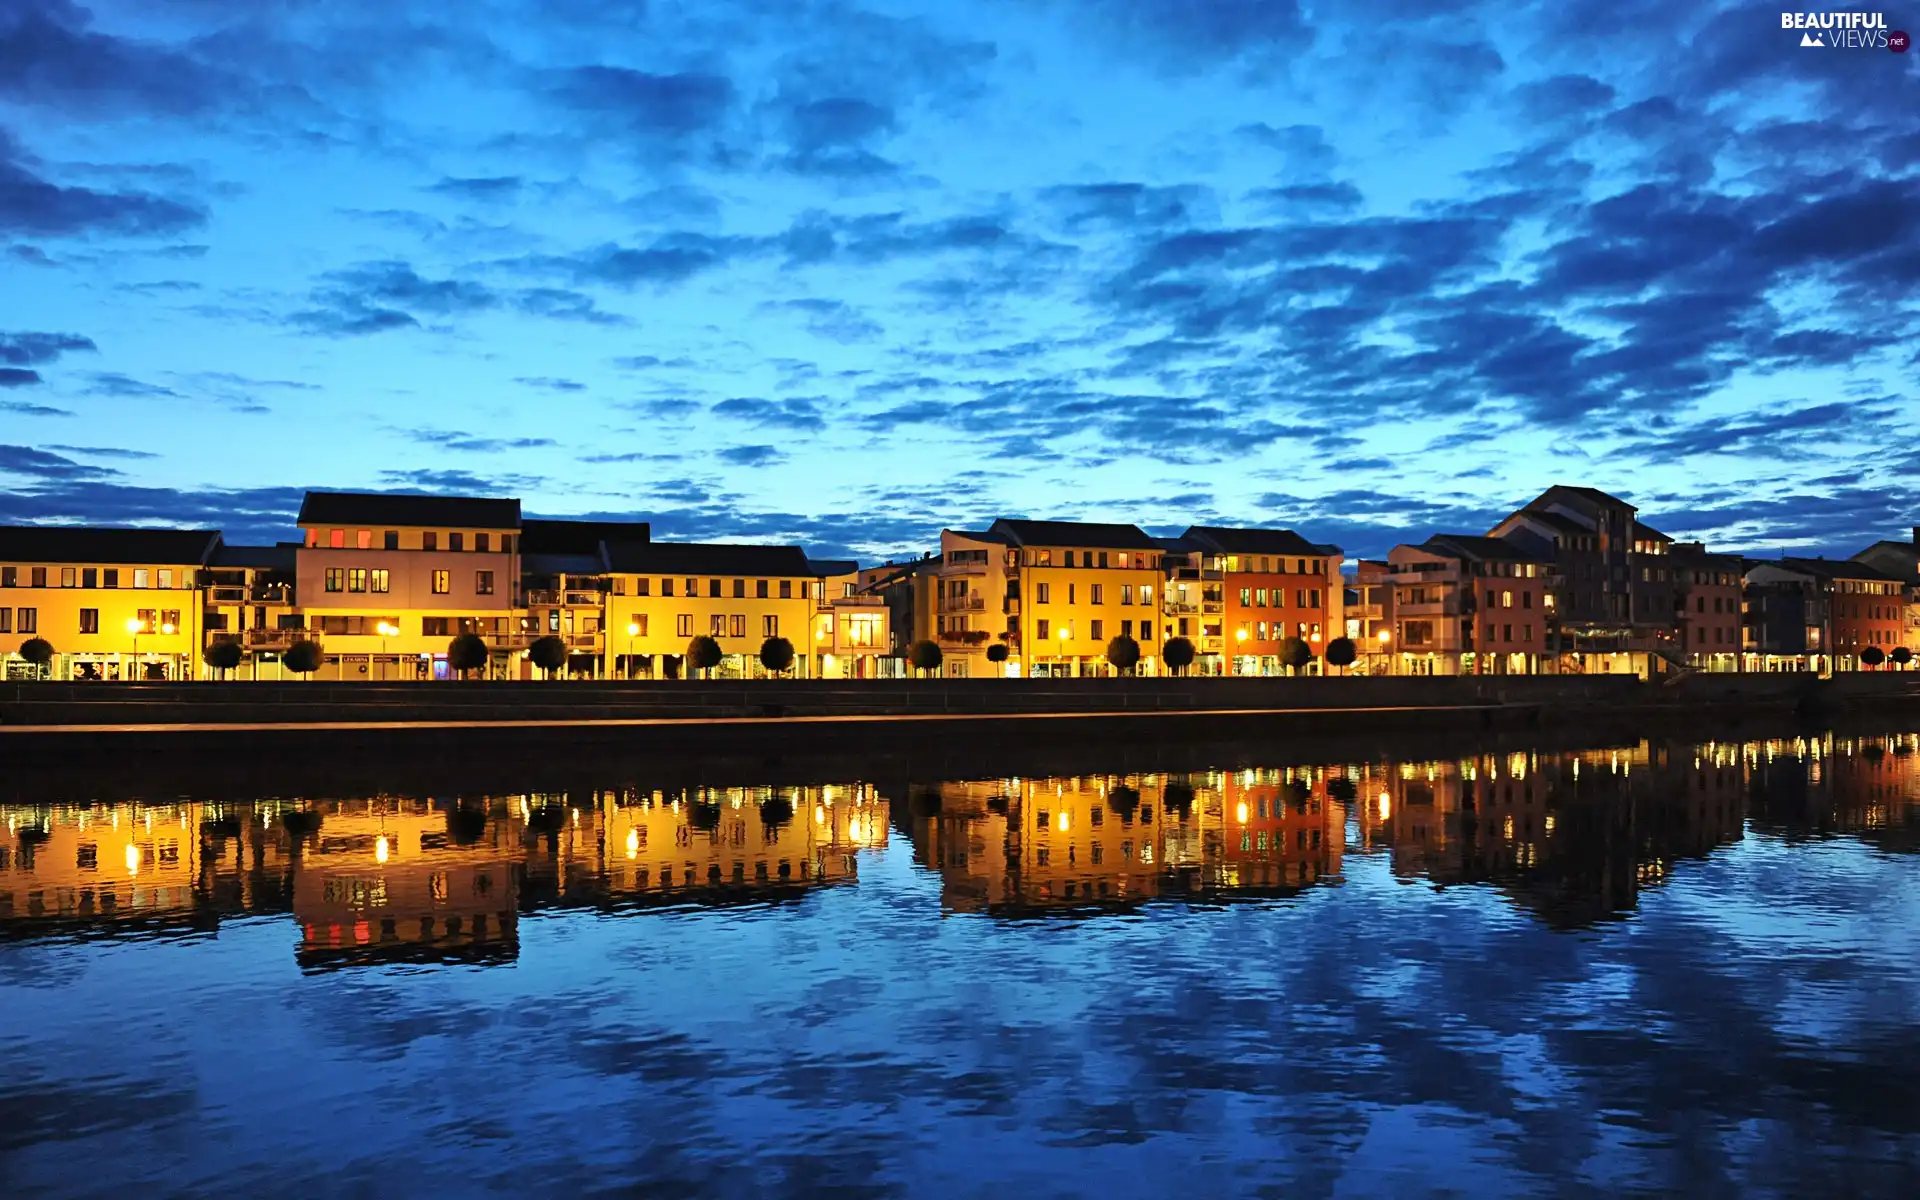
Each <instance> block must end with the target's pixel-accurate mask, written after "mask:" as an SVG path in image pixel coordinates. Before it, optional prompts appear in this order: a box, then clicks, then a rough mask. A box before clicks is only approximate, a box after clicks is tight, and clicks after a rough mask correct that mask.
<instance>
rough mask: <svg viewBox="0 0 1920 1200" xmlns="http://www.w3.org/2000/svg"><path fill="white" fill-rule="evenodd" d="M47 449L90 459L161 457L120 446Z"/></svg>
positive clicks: (59, 446) (56, 446)
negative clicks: (80, 455)
mask: <svg viewBox="0 0 1920 1200" xmlns="http://www.w3.org/2000/svg"><path fill="white" fill-rule="evenodd" d="M47 449H49V450H59V451H61V452H63V453H66V454H82V455H85V456H87V457H88V458H124V459H142V458H159V457H160V456H159V455H158V454H155V453H154V452H153V451H151V450H127V449H123V448H121V447H119V446H61V445H57V444H56V445H50V446H48V447H47Z"/></svg>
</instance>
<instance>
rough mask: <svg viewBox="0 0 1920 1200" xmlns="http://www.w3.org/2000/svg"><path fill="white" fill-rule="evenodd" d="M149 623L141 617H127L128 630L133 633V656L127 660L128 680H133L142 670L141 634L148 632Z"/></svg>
mask: <svg viewBox="0 0 1920 1200" xmlns="http://www.w3.org/2000/svg"><path fill="white" fill-rule="evenodd" d="M146 628H147V623H146V622H145V621H142V620H141V619H140V618H139V617H128V618H127V632H128V633H130V634H132V635H133V657H132V658H130V659H129V660H128V661H127V680H128V682H131V681H132V680H134V679H135V678H137V677H138V674H139V671H140V635H141V634H142V633H144V632H146Z"/></svg>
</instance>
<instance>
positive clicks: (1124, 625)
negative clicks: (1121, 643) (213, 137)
mask: <svg viewBox="0 0 1920 1200" xmlns="http://www.w3.org/2000/svg"><path fill="white" fill-rule="evenodd" d="M1120 636H1121V637H1132V636H1133V622H1132V621H1122V622H1120Z"/></svg>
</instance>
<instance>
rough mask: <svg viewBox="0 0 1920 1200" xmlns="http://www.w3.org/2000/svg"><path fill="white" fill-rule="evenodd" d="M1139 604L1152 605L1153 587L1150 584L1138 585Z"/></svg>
mask: <svg viewBox="0 0 1920 1200" xmlns="http://www.w3.org/2000/svg"><path fill="white" fill-rule="evenodd" d="M1140 603H1142V604H1152V603H1153V585H1152V584H1150V583H1143V584H1141V585H1140Z"/></svg>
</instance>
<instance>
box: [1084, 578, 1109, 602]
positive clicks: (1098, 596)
mask: <svg viewBox="0 0 1920 1200" xmlns="http://www.w3.org/2000/svg"><path fill="white" fill-rule="evenodd" d="M1088 591H1090V592H1092V593H1093V602H1094V603H1095V604H1099V603H1101V602H1102V597H1103V595H1104V594H1105V588H1104V586H1103V585H1101V584H1098V583H1096V584H1094V585H1093V586H1092V587H1091V588H1089V589H1088Z"/></svg>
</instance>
